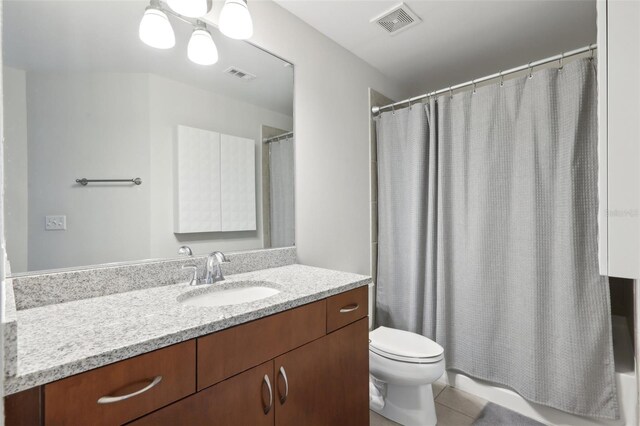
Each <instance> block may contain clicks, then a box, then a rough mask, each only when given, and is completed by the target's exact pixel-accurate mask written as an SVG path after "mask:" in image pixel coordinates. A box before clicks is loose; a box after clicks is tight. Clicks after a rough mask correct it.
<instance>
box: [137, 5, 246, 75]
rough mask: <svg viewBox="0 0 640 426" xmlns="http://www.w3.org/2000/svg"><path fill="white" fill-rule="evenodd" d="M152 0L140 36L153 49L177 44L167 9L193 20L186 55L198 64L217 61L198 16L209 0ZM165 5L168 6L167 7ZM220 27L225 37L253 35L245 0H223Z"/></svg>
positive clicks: (204, 9)
mask: <svg viewBox="0 0 640 426" xmlns="http://www.w3.org/2000/svg"><path fill="white" fill-rule="evenodd" d="M167 2H168V3H167V4H165V3H161V2H160V0H151V3H150V4H149V6H148V7H147V8H146V9H145V11H144V15H143V16H142V20H141V21H140V28H139V36H140V40H142V41H143V42H144V43H145V44H147V45H149V46H151V47H155V48H156V49H170V48H172V47H173V46H175V44H176V36H175V34H174V32H173V28H172V27H171V22H169V18H168V17H167V13H169V14H170V15H172V16H174V17H175V18H177V19H179V20H181V21H184V22H187V23H189V24H192V25H193V27H194V29H193V32H192V33H191V38H190V39H189V44H188V46H187V57H188V58H189V59H190V60H191V61H192V62H195V63H196V64H199V65H213V64H215V63H216V62H218V48H217V47H216V44H215V42H214V41H213V37H211V32H209V30H208V29H207V24H205V23H204V22H203V21H201V20H199V19H198V20H196V22H195V23H194V22H193V19H194V18H201V17H202V16H204V15H206V14H207V13H209V10H210V9H211V0H167ZM167 5H168V7H167ZM220 31H221V32H222V34H224V35H226V36H227V37H230V38H233V39H237V40H246V39H248V38H249V37H251V36H252V35H253V21H252V20H251V14H249V8H248V7H247V1H246V0H226V1H225V3H224V7H223V8H222V12H221V13H220Z"/></svg>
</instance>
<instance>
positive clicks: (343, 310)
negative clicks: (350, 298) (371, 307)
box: [340, 303, 360, 314]
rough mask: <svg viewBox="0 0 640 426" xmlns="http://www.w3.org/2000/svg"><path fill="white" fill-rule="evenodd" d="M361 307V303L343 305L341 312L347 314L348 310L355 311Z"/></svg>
mask: <svg viewBox="0 0 640 426" xmlns="http://www.w3.org/2000/svg"><path fill="white" fill-rule="evenodd" d="M359 307H360V305H358V304H357V303H352V304H350V305H347V306H343V307H342V308H340V313H341V314H346V313H348V312H353V311H355V310H356V309H358V308H359Z"/></svg>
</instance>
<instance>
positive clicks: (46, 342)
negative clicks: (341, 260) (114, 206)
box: [5, 265, 371, 394]
mask: <svg viewBox="0 0 640 426" xmlns="http://www.w3.org/2000/svg"><path fill="white" fill-rule="evenodd" d="M247 280H250V281H266V282H269V283H272V285H271V286H272V287H274V288H278V289H279V290H280V293H278V294H276V295H274V296H271V297H268V298H266V299H262V300H259V301H255V302H250V303H244V304H239V305H232V306H221V307H195V306H188V305H184V304H181V303H180V302H178V299H180V300H182V299H183V298H184V297H185V296H184V295H185V293H189V294H191V293H192V292H198V293H199V292H203V291H215V290H217V289H221V288H224V287H233V283H237V282H238V281H247ZM370 282H371V278H370V277H367V276H364V275H357V274H351V273H346V272H337V271H331V270H327V269H321V268H315V267H311V266H304V265H289V266H283V267H279V268H273V269H265V270H260V271H254V272H248V273H243V274H236V275H230V276H228V277H226V279H225V281H222V282H219V283H215V284H213V285H210V286H208V285H205V286H199V287H193V286H189V285H188V284H186V283H182V284H175V285H168V286H162V287H152V288H147V289H143V290H136V291H129V292H125V293H119V294H112V295H108V296H102V297H94V298H90V299H84V300H76V301H72V302H67V303H60V304H54V305H48V306H42V307H37V308H32V309H26V310H19V311H18V312H17V325H18V345H17V348H18V349H17V374H16V375H15V376H13V377H6V378H5V393H6V394H12V393H15V392H19V391H21V390H25V389H28V388H31V387H34V386H39V385H42V384H45V383H49V382H52V381H54V380H58V379H61V378H64V377H68V376H71V375H73V374H77V373H81V372H83V371H88V370H91V369H94V368H97V367H101V366H104V365H107V364H110V363H113V362H116V361H120V360H123V359H126V358H130V357H132V356H135V355H139V354H142V353H145V352H149V351H152V350H154V349H158V348H162V347H165V346H168V345H172V344H174V343H178V342H182V341H185V340H189V339H193V338H195V337H198V336H202V335H205V334H208V333H212V332H214V331H218V330H222V329H225V328H228V327H231V326H234V325H237V324H241V323H244V322H248V321H251V320H255V319H257V318H261V317H265V316H267V315H271V314H274V313H277V312H282V311H285V310H287V309H290V308H293V307H296V306H300V305H304V304H306V303H310V302H313V301H316V300H320V299H323V298H325V297H327V296H331V295H333V294H337V293H341V292H344V291H347V290H350V289H353V288H357V287H361V286H364V285H367V284H369V283H370Z"/></svg>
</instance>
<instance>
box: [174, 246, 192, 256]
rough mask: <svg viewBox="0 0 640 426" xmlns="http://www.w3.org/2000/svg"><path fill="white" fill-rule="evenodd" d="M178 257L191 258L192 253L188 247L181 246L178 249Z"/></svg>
mask: <svg viewBox="0 0 640 426" xmlns="http://www.w3.org/2000/svg"><path fill="white" fill-rule="evenodd" d="M178 255H180V256H193V251H191V247H189V246H181V247H180V248H179V249H178Z"/></svg>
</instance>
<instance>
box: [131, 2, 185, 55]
mask: <svg viewBox="0 0 640 426" xmlns="http://www.w3.org/2000/svg"><path fill="white" fill-rule="evenodd" d="M138 35H139V36H140V40H142V41H143V42H144V43H145V44H147V45H149V46H151V47H155V48H156V49H170V48H172V47H173V46H175V45H176V36H175V34H174V33H173V28H172V27H171V23H170V22H169V18H167V15H166V14H165V13H164V12H163V11H161V10H160V9H156V8H155V7H152V6H149V7H147V8H146V9H145V11H144V15H142V20H141V21H140V28H139V29H138Z"/></svg>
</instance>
